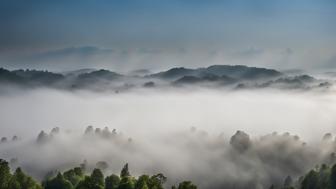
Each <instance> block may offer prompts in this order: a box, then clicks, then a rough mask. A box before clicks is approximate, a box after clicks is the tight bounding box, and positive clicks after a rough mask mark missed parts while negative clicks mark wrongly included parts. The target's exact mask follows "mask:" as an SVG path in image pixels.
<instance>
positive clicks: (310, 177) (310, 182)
mask: <svg viewBox="0 0 336 189" xmlns="http://www.w3.org/2000/svg"><path fill="white" fill-rule="evenodd" d="M318 182H319V178H318V174H317V172H316V171H314V170H311V171H310V172H309V173H308V174H307V175H306V176H305V178H304V179H303V181H302V183H301V189H318V187H319V183H318Z"/></svg>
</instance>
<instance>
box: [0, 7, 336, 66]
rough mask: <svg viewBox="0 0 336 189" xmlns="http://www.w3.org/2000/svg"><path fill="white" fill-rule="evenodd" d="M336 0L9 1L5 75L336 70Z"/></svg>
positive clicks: (4, 18) (2, 61) (0, 40)
mask: <svg viewBox="0 0 336 189" xmlns="http://www.w3.org/2000/svg"><path fill="white" fill-rule="evenodd" d="M335 17H336V1H334V0H319V1H317V0H207V1H206V0H162V1H157V0H81V1H75V0H57V1H52V0H30V1H25V0H2V1H1V2H0V28H1V30H0V66H2V67H5V68H9V69H14V68H38V69H51V70H69V69H79V68H88V67H89V68H97V67H101V68H108V69H115V70H121V71H129V70H133V69H152V70H158V69H167V68H169V67H172V66H179V67H181V66H183V67H204V66H208V65H211V64H244V65H250V66H263V67H270V68H276V69H281V70H286V69H302V70H319V69H322V70H329V69H335V68H336V45H335V44H336V37H335V33H336V24H335Z"/></svg>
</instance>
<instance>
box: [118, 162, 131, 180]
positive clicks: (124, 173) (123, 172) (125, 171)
mask: <svg viewBox="0 0 336 189" xmlns="http://www.w3.org/2000/svg"><path fill="white" fill-rule="evenodd" d="M129 176H131V174H130V172H129V170H128V163H126V164H125V165H124V167H123V168H122V169H121V172H120V177H121V178H124V177H129Z"/></svg>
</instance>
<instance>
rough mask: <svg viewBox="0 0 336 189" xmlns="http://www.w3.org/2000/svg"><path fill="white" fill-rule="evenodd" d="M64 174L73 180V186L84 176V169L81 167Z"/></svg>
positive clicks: (67, 178) (69, 179) (66, 177)
mask: <svg viewBox="0 0 336 189" xmlns="http://www.w3.org/2000/svg"><path fill="white" fill-rule="evenodd" d="M63 176H64V178H65V179H66V180H68V181H70V182H71V184H72V186H77V185H78V183H79V182H80V181H81V180H82V179H83V178H84V176H83V172H82V169H81V168H79V167H76V168H74V169H70V170H68V171H66V172H64V173H63Z"/></svg>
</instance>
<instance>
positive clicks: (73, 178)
mask: <svg viewBox="0 0 336 189" xmlns="http://www.w3.org/2000/svg"><path fill="white" fill-rule="evenodd" d="M166 179H167V178H166V177H165V176H164V175H163V174H161V173H159V174H156V175H152V176H149V175H141V176H139V177H138V178H136V177H133V176H132V175H131V174H130V172H129V170H128V164H126V165H125V166H124V167H123V168H122V170H121V172H120V176H119V175H116V174H112V175H110V176H106V177H105V176H104V174H103V172H102V171H101V170H100V169H99V168H95V169H94V170H93V171H92V172H91V174H90V175H86V174H85V167H75V168H73V169H70V170H67V171H65V172H63V173H61V172H58V173H57V174H56V175H48V176H46V178H45V179H44V180H43V181H42V182H41V183H39V182H38V181H36V180H34V179H33V178H32V177H30V176H29V175H27V174H25V173H24V172H23V171H22V170H21V168H17V169H16V170H15V171H14V173H11V171H10V167H9V165H8V162H6V161H5V160H2V159H0V188H1V189H164V183H165V182H166ZM172 189H197V187H196V186H195V185H193V184H192V183H191V182H190V181H183V182H181V183H180V184H178V186H177V187H176V186H172Z"/></svg>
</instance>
